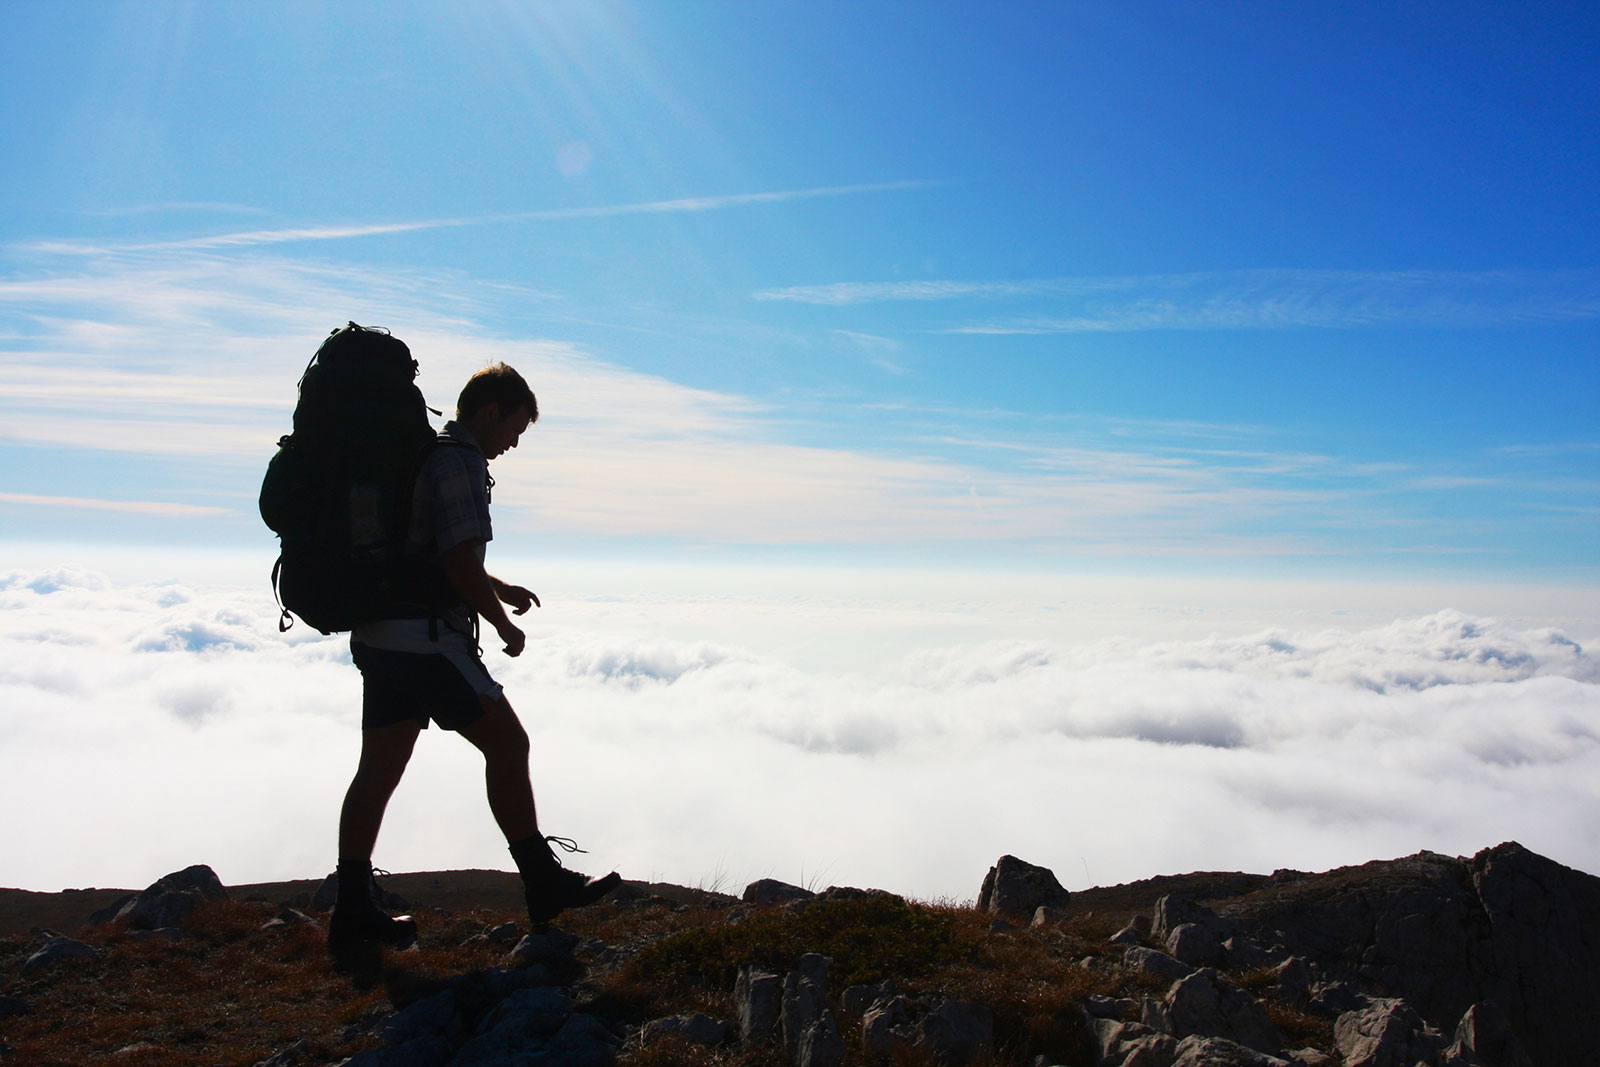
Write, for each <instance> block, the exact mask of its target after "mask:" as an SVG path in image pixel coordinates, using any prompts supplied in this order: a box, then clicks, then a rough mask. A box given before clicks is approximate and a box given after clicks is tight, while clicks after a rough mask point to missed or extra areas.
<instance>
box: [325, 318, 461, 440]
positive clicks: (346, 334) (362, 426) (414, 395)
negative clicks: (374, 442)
mask: <svg viewBox="0 0 1600 1067" xmlns="http://www.w3.org/2000/svg"><path fill="white" fill-rule="evenodd" d="M417 370H418V368H417V361H416V360H415V359H413V358H412V357H411V349H410V348H408V347H406V343H405V342H404V341H402V340H400V339H399V338H398V337H395V336H394V335H393V334H390V333H389V332H388V331H387V330H378V329H373V328H371V327H367V326H361V325H358V324H356V323H354V322H351V323H347V324H346V325H344V326H341V327H339V328H338V329H336V330H334V331H333V332H332V333H331V334H329V335H328V338H327V340H325V341H323V342H322V345H321V347H319V348H318V349H317V351H316V354H315V355H313V356H312V357H311V362H310V363H308V364H306V371H305V373H304V374H303V375H301V376H300V382H299V391H300V400H299V402H298V403H297V404H296V405H295V412H294V429H295V433H296V434H303V435H305V436H306V437H308V438H310V439H312V440H313V441H316V442H319V443H320V442H325V441H328V440H329V439H335V440H338V439H345V438H347V437H349V436H352V435H353V436H355V437H356V438H360V437H363V436H366V435H367V434H369V433H371V432H372V430H373V427H372V426H371V425H370V422H371V420H374V419H376V420H378V422H380V423H382V424H384V425H386V426H392V425H394V424H395V423H396V422H398V423H400V424H401V425H402V426H403V427H404V429H403V431H401V430H395V431H390V432H404V433H410V434H418V433H426V434H428V435H431V434H432V432H433V431H432V429H431V428H430V427H429V426H428V422H427V418H428V417H427V408H426V406H425V405H424V403H423V400H422V394H421V393H420V392H418V391H417V387H416V385H415V381H416V377H417Z"/></svg>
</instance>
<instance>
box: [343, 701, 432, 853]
mask: <svg viewBox="0 0 1600 1067" xmlns="http://www.w3.org/2000/svg"><path fill="white" fill-rule="evenodd" d="M421 732H422V727H421V725H420V724H418V723H417V722H414V721H412V720H409V719H408V720H406V721H404V722H396V723H390V724H389V725H388V726H379V727H377V728H376V729H372V730H362V731H361V762H360V764H358V765H357V767H356V776H355V778H353V779H352V780H351V782H350V788H349V790H347V791H346V792H345V795H344V807H343V808H342V809H341V810H340V812H339V858H340V859H341V860H365V861H367V862H369V863H370V862H371V860H372V850H373V848H374V846H376V845H377V842H378V828H379V827H380V826H382V825H383V812H384V809H385V808H387V807H388V806H389V798H390V797H391V796H393V795H394V790H395V786H397V785H399V784H400V777H401V775H403V774H405V771H406V764H407V763H409V762H410V760H411V749H412V748H413V747H414V746H415V745H416V743H417V735H418V734H419V733H421Z"/></svg>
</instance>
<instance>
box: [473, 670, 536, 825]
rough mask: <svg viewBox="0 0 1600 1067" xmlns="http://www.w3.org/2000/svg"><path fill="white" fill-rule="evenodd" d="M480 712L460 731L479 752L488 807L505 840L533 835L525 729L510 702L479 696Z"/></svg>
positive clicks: (533, 819) (533, 812)
mask: <svg viewBox="0 0 1600 1067" xmlns="http://www.w3.org/2000/svg"><path fill="white" fill-rule="evenodd" d="M478 702H479V703H480V704H482V705H483V715H482V716H481V717H480V718H479V719H478V721H477V722H474V723H473V724H472V725H471V726H468V727H465V728H463V729H462V730H461V731H460V734H461V736H462V737H465V738H466V739H467V740H468V741H470V742H472V744H473V745H474V747H476V748H477V750H478V751H479V752H482V753H483V781H484V786H485V788H486V789H487V791H488V794H489V810H490V811H492V812H493V813H494V821H495V822H496V823H497V824H498V825H499V827H500V832H501V833H503V834H505V835H506V840H507V841H522V840H524V839H525V838H529V837H534V836H537V835H538V833H539V818H538V815H537V813H536V812H535V810H534V806H533V781H532V779H530V778H529V776H528V732H527V731H526V730H524V729H523V728H522V723H521V722H520V721H519V720H518V719H517V714H516V712H514V711H512V710H511V702H510V701H508V700H507V699H506V698H505V697H503V696H502V697H500V698H499V699H496V700H491V699H489V698H488V697H485V696H480V697H479V698H478Z"/></svg>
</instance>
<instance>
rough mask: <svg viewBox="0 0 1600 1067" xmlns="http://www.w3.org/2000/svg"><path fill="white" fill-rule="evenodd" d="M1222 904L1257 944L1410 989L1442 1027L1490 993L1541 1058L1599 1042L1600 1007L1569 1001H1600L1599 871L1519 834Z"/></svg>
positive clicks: (1563, 1056)
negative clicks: (1537, 850)
mask: <svg viewBox="0 0 1600 1067" xmlns="http://www.w3.org/2000/svg"><path fill="white" fill-rule="evenodd" d="M1227 912H1228V915H1229V917H1230V918H1232V919H1234V920H1236V921H1237V922H1238V923H1239V924H1240V925H1241V926H1243V927H1244V928H1245V930H1246V932H1247V933H1249V934H1251V936H1253V937H1255V938H1256V940H1257V941H1258V942H1260V943H1261V944H1271V943H1274V942H1276V943H1278V944H1281V945H1283V946H1284V947H1285V948H1286V949H1287V950H1288V951H1289V952H1291V953H1293V954H1294V955H1297V956H1302V957H1304V958H1306V959H1308V960H1310V961H1312V962H1313V963H1315V964H1316V966H1317V968H1318V969H1319V971H1320V972H1321V974H1322V975H1323V976H1324V977H1325V978H1326V979H1327V980H1329V981H1342V982H1347V983H1350V984H1351V985H1354V986H1357V987H1360V988H1367V989H1378V990H1382V991H1383V992H1384V993H1385V994H1386V995H1388V996H1398V997H1402V998H1404V999H1405V1000H1406V1001H1407V1002H1408V1003H1409V1004H1410V1005H1411V1006H1412V1007H1413V1008H1414V1009H1415V1010H1416V1011H1417V1013H1418V1014H1419V1015H1421V1016H1422V1017H1423V1018H1424V1019H1426V1020H1427V1021H1428V1022H1429V1023H1430V1024H1431V1025H1432V1026H1434V1027H1435V1028H1436V1029H1439V1030H1441V1031H1446V1032H1448V1031H1449V1030H1450V1029H1452V1028H1453V1027H1455V1025H1456V1023H1457V1021H1458V1020H1459V1019H1460V1018H1461V1017H1462V1016H1463V1015H1464V1014H1465V1013H1466V1012H1467V1010H1468V1009H1469V1008H1471V1007H1472V1006H1473V1005H1474V1004H1479V1003H1483V1002H1486V1001H1493V1002H1495V1003H1497V1004H1499V1005H1500V1006H1501V1007H1502V1008H1503V1009H1504V1010H1505V1013H1506V1015H1507V1016H1508V1018H1509V1024H1510V1028H1511V1031H1512V1032H1513V1033H1514V1034H1515V1035H1516V1037H1517V1039H1518V1040H1519V1041H1520V1042H1521V1043H1522V1044H1523V1046H1524V1048H1525V1050H1526V1051H1527V1053H1528V1055H1529V1057H1530V1058H1531V1059H1532V1060H1533V1062H1534V1063H1536V1064H1540V1065H1545V1064H1550V1065H1558V1067H1564V1065H1566V1064H1573V1063H1583V1062H1586V1061H1587V1060H1589V1059H1590V1058H1592V1057H1593V1055H1594V1050H1595V1049H1596V1048H1600V1012H1591V1011H1572V1010H1570V1007H1569V1006H1570V1005H1574V1004H1600V878H1596V877H1595V876H1593V875H1590V874H1586V873H1584V872H1581V871H1575V870H1573V869H1571V868H1569V867H1564V866H1562V865H1561V864H1559V863H1555V862H1553V861H1552V860H1549V859H1546V858H1544V857H1542V856H1538V855H1536V854H1534V853H1532V852H1529V851H1528V850H1527V849H1525V848H1523V847H1522V846H1521V845H1518V844H1516V843H1515V842H1508V843H1506V844H1502V845H1497V846H1496V847H1494V848H1491V849H1485V850H1484V851H1482V852H1479V853H1478V854H1477V855H1475V856H1473V857H1471V858H1470V859H1463V858H1459V857H1453V856H1441V855H1438V854H1436V853H1430V852H1423V853H1419V854H1417V855H1415V856H1409V857H1406V858H1404V859H1399V860H1386V861H1381V862H1374V863H1368V864H1364V865H1362V866H1360V867H1347V868H1341V869H1339V870H1335V871H1329V872H1326V873H1325V874H1318V875H1309V876H1306V877H1304V878H1300V879H1298V880H1294V881H1290V882H1287V883H1284V884H1281V885H1278V886H1276V887H1274V888H1273V889H1272V890H1270V891H1267V892H1256V893H1252V894H1250V895H1249V896H1248V897H1245V898H1242V899H1241V900H1239V901H1237V902H1234V903H1231V904H1230V905H1228V907H1227ZM1313 999H1314V1000H1315V998H1313Z"/></svg>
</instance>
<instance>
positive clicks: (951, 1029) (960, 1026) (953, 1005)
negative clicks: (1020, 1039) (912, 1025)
mask: <svg viewBox="0 0 1600 1067" xmlns="http://www.w3.org/2000/svg"><path fill="white" fill-rule="evenodd" d="M915 1044H916V1046H917V1047H918V1048H919V1049H921V1050H922V1051H923V1052H924V1053H926V1054H927V1056H928V1058H929V1059H930V1060H931V1061H932V1062H934V1063H936V1064H941V1065H947V1067H961V1065H964V1064H968V1063H971V1062H973V1061H974V1060H976V1059H978V1058H979V1057H980V1056H988V1055H989V1054H990V1053H992V1052H993V1051H994V1016H993V1015H992V1014H991V1013H990V1011H989V1009H988V1008H986V1007H984V1006H983V1005H982V1004H969V1003H967V1002H966V1001H964V1000H947V1001H945V1002H944V1003H943V1004H940V1005H939V1006H938V1007H937V1008H935V1009H934V1010H933V1011H931V1012H929V1013H928V1014H927V1015H924V1016H923V1017H922V1019H921V1020H919V1021H918V1023H917V1038H916V1042H915Z"/></svg>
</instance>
